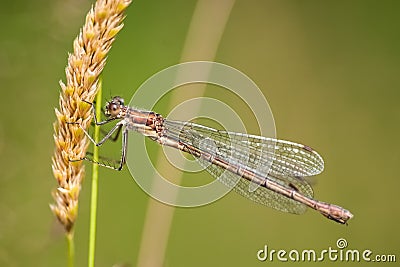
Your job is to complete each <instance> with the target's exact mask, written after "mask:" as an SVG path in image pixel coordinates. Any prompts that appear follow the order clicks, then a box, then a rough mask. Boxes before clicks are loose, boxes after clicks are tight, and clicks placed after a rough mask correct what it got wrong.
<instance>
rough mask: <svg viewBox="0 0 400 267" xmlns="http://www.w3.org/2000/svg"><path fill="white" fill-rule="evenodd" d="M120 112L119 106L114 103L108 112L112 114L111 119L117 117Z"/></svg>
mask: <svg viewBox="0 0 400 267" xmlns="http://www.w3.org/2000/svg"><path fill="white" fill-rule="evenodd" d="M119 111H120V107H119V105H117V104H115V103H112V104H110V106H109V107H108V112H109V113H110V115H111V117H117V116H118V114H119Z"/></svg>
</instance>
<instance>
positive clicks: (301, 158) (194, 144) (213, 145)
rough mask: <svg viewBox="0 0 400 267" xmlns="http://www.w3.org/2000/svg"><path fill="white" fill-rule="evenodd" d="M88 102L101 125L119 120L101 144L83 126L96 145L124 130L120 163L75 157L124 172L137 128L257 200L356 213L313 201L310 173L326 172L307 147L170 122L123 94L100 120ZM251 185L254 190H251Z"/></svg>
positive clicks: (338, 214)
mask: <svg viewBox="0 0 400 267" xmlns="http://www.w3.org/2000/svg"><path fill="white" fill-rule="evenodd" d="M89 104H91V105H92V109H93V114H94V121H95V124H96V125H104V124H107V123H109V122H112V121H118V122H117V123H116V124H115V126H114V127H113V128H112V129H111V130H110V131H109V132H108V133H107V134H106V135H105V136H104V138H103V139H102V140H101V141H100V142H98V143H96V142H95V141H94V140H93V138H92V137H91V136H90V135H89V133H88V132H87V131H85V130H84V129H83V128H82V129H83V130H84V132H85V134H86V135H87V136H88V138H89V139H90V140H91V142H93V143H94V144H95V145H96V146H101V145H102V144H103V143H104V142H105V141H107V140H108V139H110V138H111V136H112V135H113V133H115V132H116V135H117V136H118V134H119V133H120V132H121V131H122V154H121V159H120V161H119V162H118V163H119V164H118V165H117V166H113V165H110V164H107V162H106V161H95V160H94V159H93V158H92V157H90V156H89V155H90V154H87V155H86V156H85V157H84V158H81V159H73V160H71V161H78V160H89V161H92V162H95V163H97V164H99V165H101V166H104V167H108V168H112V169H115V170H121V169H122V168H123V166H124V164H125V162H126V154H127V142H128V131H129V130H133V131H136V132H139V133H141V134H143V135H144V136H147V137H149V138H151V139H152V140H154V141H156V142H158V143H159V144H161V145H165V146H170V147H173V148H176V149H179V150H181V151H183V152H187V153H189V154H191V155H193V156H194V157H195V158H196V159H197V160H198V162H199V163H200V164H201V165H202V166H204V168H205V169H206V170H207V171H208V172H209V173H210V174H211V175H212V176H214V177H215V178H216V179H218V180H219V181H220V182H222V183H223V184H225V185H227V186H229V187H232V188H233V190H234V191H236V192H237V193H239V194H241V195H243V196H245V197H246V198H249V199H251V200H253V201H255V202H257V203H260V204H263V205H266V206H268V207H272V208H274V209H277V210H280V211H284V212H290V213H295V214H301V213H304V212H305V210H306V207H310V208H312V209H314V210H317V211H319V212H320V213H321V214H322V215H324V216H325V217H327V218H329V219H331V220H334V221H336V222H338V223H342V224H345V223H346V222H347V221H348V220H349V219H351V218H352V217H353V215H352V214H351V213H350V212H349V211H348V210H346V209H344V208H342V207H339V206H336V205H333V204H329V203H325V202H322V201H318V200H315V199H313V190H312V188H311V185H310V184H309V183H308V182H307V181H306V180H305V177H307V176H313V175H317V174H319V173H320V172H322V170H323V168H324V161H323V159H322V157H321V156H320V155H319V154H318V153H317V152H316V151H314V150H312V149H311V148H310V147H308V146H305V145H301V144H297V143H293V142H289V141H284V140H277V139H274V138H266V137H261V136H255V135H249V134H241V133H233V132H227V131H220V130H216V129H213V128H209V127H206V126H202V125H199V124H195V123H191V122H183V121H173V120H168V119H165V118H163V117H162V116H161V115H160V114H157V113H155V112H153V111H143V110H138V109H135V108H131V107H128V106H125V105H124V100H123V99H122V98H121V97H118V96H116V97H114V98H113V99H112V100H111V101H109V102H108V103H107V104H106V106H105V111H104V114H105V116H106V117H107V119H106V120H104V121H97V118H96V114H95V112H94V105H93V104H92V103H89ZM117 136H116V137H117ZM252 185H253V190H250V188H251V187H252Z"/></svg>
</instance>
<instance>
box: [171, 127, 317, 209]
mask: <svg viewBox="0 0 400 267" xmlns="http://www.w3.org/2000/svg"><path fill="white" fill-rule="evenodd" d="M164 126H165V130H166V131H165V135H167V136H168V137H170V138H172V139H175V140H177V141H179V142H181V143H182V144H185V145H186V146H187V147H188V148H189V149H190V147H193V148H194V149H197V150H200V151H204V152H206V153H209V154H211V155H213V156H214V157H216V158H221V159H224V160H226V161H229V163H231V164H235V165H236V166H240V168H243V169H246V170H249V171H251V172H252V173H254V174H256V175H257V176H258V177H262V178H263V179H269V180H272V181H274V182H277V183H279V184H281V185H283V186H285V187H287V188H290V189H294V190H296V191H298V192H300V193H301V194H303V195H305V196H307V197H312V196H313V190H312V188H311V186H310V185H309V184H308V182H307V181H306V180H305V179H304V178H303V177H305V176H310V175H316V174H318V173H320V172H321V171H322V170H323V166H324V163H323V160H322V158H321V156H320V155H318V153H316V152H315V151H313V150H312V149H311V148H309V147H307V146H304V145H301V144H296V143H293V142H289V141H283V140H277V139H273V138H265V137H261V136H254V135H247V134H240V133H232V132H226V131H218V130H215V129H213V128H208V127H205V126H202V125H198V124H194V123H188V122H180V121H169V120H165V122H164ZM193 154H194V155H195V154H196V153H194V151H193ZM198 161H199V163H200V164H201V165H202V166H204V167H205V168H206V170H207V171H208V172H209V173H210V174H211V175H213V176H214V177H215V178H217V179H218V180H219V181H220V182H222V183H223V184H225V185H227V186H229V187H231V188H233V190H234V191H236V192H237V193H239V194H241V195H243V196H245V197H247V198H249V199H251V200H253V201H255V202H257V203H260V204H263V205H266V206H269V207H272V208H274V209H277V210H281V211H285V212H290V213H296V214H300V213H303V212H304V211H305V209H306V207H305V206H304V205H303V204H301V203H298V202H297V201H294V200H292V199H290V198H287V197H285V196H282V195H280V194H278V193H275V192H273V191H271V190H269V189H267V188H265V187H259V186H258V187H257V186H256V187H254V186H253V187H252V183H251V182H250V181H248V180H246V179H241V177H239V176H238V175H237V174H235V173H232V172H230V171H227V170H226V169H224V168H222V167H220V166H217V165H214V164H210V162H209V161H208V160H206V159H205V158H202V157H200V158H198Z"/></svg>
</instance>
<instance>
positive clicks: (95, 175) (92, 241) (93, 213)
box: [88, 80, 102, 267]
mask: <svg viewBox="0 0 400 267" xmlns="http://www.w3.org/2000/svg"><path fill="white" fill-rule="evenodd" d="M101 87H102V82H101V80H100V81H99V91H98V93H97V97H96V117H97V118H100V116H101ZM99 136H100V127H98V126H95V130H94V140H95V142H96V143H97V142H98V141H99ZM93 159H94V160H95V161H98V160H99V151H98V147H97V146H94V148H93ZM98 181H99V165H97V164H95V163H93V169H92V192H91V200H90V226H89V259H88V266H89V267H94V258H95V251H96V219H97V195H98Z"/></svg>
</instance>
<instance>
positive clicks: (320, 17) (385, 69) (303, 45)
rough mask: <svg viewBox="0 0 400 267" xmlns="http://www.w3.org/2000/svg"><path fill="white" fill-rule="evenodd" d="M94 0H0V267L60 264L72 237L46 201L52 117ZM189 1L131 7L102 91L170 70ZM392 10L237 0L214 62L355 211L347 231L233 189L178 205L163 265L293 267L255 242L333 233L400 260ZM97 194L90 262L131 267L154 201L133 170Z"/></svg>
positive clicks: (86, 189) (399, 21)
mask: <svg viewBox="0 0 400 267" xmlns="http://www.w3.org/2000/svg"><path fill="white" fill-rule="evenodd" d="M91 4H92V2H90V1H79V0H73V1H60V0H52V1H49V0H36V1H2V5H1V9H0V14H1V16H0V21H1V25H2V30H1V32H2V34H1V37H0V80H1V85H0V86H1V95H2V101H1V102H2V116H1V117H0V156H1V161H0V170H1V175H0V214H1V219H0V266H65V264H66V263H65V262H66V242H65V239H64V236H63V233H62V231H61V229H60V227H59V225H58V223H57V221H56V220H55V218H54V216H53V215H52V213H51V211H50V209H49V207H48V204H49V203H52V202H53V200H52V198H51V195H50V192H51V190H52V189H53V188H55V187H56V181H55V180H54V178H53V176H52V172H51V156H52V153H53V149H54V142H53V139H52V134H53V129H52V123H53V121H54V120H55V116H54V108H55V107H58V96H59V91H60V89H59V85H58V81H59V80H60V79H61V80H64V81H65V74H64V68H65V66H66V63H67V52H71V51H72V41H73V39H74V38H75V36H76V35H77V33H78V31H79V28H80V27H81V26H82V24H83V22H84V17H85V15H86V13H87V11H88V10H89V8H90V6H91ZM195 6H196V1H184V0H180V1H161V0H153V1H141V0H137V1H134V3H132V5H131V6H130V7H129V9H128V12H127V18H126V20H125V27H124V29H123V31H122V32H121V33H120V34H119V35H118V36H117V41H116V42H115V43H114V46H113V48H112V50H111V53H110V55H109V57H108V61H107V65H106V68H105V71H104V73H103V74H104V75H103V81H104V82H103V87H104V91H103V96H105V97H107V98H108V96H110V95H122V96H124V97H125V98H126V99H129V98H130V97H131V95H132V94H133V93H134V91H135V89H136V88H138V87H139V86H140V84H141V83H142V82H144V81H145V80H146V79H147V78H149V77H150V76H151V75H153V74H154V73H156V72H158V71H160V70H162V69H163V68H165V67H168V66H170V65H174V64H177V63H178V62H179V59H180V57H181V53H182V47H183V44H184V41H185V36H186V34H187V30H188V27H189V23H190V20H191V15H192V13H193V11H194V9H195ZM399 12H400V2H399V1H367V0H366V1H262V0H259V1H255V0H238V1H236V2H235V4H234V6H233V9H232V13H231V14H230V17H229V20H228V22H227V25H226V29H225V32H224V34H223V36H222V39H221V43H220V45H219V47H218V51H217V54H216V61H218V62H221V63H225V64H228V65H231V66H233V67H235V68H237V69H239V70H241V71H242V72H244V73H246V74H247V75H248V76H249V77H250V78H252V79H253V80H254V81H255V82H256V84H257V85H258V86H259V87H260V88H261V89H262V90H263V93H264V95H265V97H266V98H267V99H268V101H269V104H270V106H271V108H272V111H273V114H274V117H275V121H276V128H277V136H278V137H279V138H280V139H288V140H293V141H298V142H301V143H304V144H308V145H310V146H312V147H313V148H315V149H316V150H317V151H318V152H320V153H321V154H322V156H323V157H324V159H325V162H326V168H325V171H324V172H323V173H322V174H321V175H319V176H318V177H317V182H316V184H315V185H314V189H315V197H316V198H317V199H320V200H323V201H327V202H331V203H335V204H339V205H342V206H343V207H346V208H347V209H349V210H351V211H352V212H353V213H354V215H355V217H354V219H352V220H351V221H350V222H349V225H348V226H342V225H339V224H336V223H334V222H331V221H329V220H327V219H325V218H323V217H322V216H321V215H319V214H318V213H317V212H314V211H311V210H309V211H308V212H307V213H306V214H304V215H301V216H295V215H290V214H284V213H281V212H277V211H275V210H272V209H268V208H265V207H262V206H259V205H256V204H254V203H252V202H250V201H247V200H245V199H243V198H242V197H240V196H237V195H236V194H234V193H231V194H229V195H228V196H226V197H224V198H223V199H221V200H219V201H217V202H216V203H213V204H211V205H207V206H205V207H200V208H177V209H176V210H175V213H174V218H173V221H172V227H171V229H170V232H169V239H168V242H167V247H166V251H165V257H164V260H163V261H164V266H266V265H272V264H273V265H274V266H279V265H280V264H282V265H283V264H287V263H282V262H279V261H276V260H274V262H272V263H271V262H269V261H266V262H260V261H258V260H257V257H256V253H257V251H258V250H260V249H262V248H264V245H268V247H269V248H270V249H275V250H279V249H284V250H286V251H290V250H292V249H298V250H300V251H301V250H304V249H315V250H317V251H321V250H323V249H328V248H329V247H332V248H334V249H335V248H337V247H336V241H337V239H339V238H345V239H346V240H347V242H348V248H349V249H358V250H360V251H363V250H365V249H369V250H372V251H373V253H374V255H375V254H395V255H396V257H397V261H399V260H400V258H399V257H400V254H399V249H400V233H399V230H398V225H399V223H398V221H399V219H400V208H399V193H398V188H399V187H400V179H399V171H398V168H397V167H398V164H399V162H400V152H399V151H400V145H399V144H400V142H399V139H398V137H399V135H400V105H399V103H398V102H399V99H400V75H399V74H400V63H399V62H400V49H399V47H400V30H399V25H400V17H399ZM204 19H205V20H206V19H207V18H204ZM205 34H207V33H205ZM198 59H199V60H201V59H202V58H198ZM211 94H212V93H211ZM220 98H221V97H220ZM117 147H118V145H117ZM115 151H119V147H118V148H116V149H115ZM89 167H90V165H88V166H87V168H86V169H87V173H88V175H87V179H86V180H85V183H84V185H83V189H82V192H81V197H80V209H79V217H78V221H77V224H76V231H75V240H76V266H85V265H86V262H87V253H88V221H89V216H88V215H89V198H90V179H89V178H88V177H90V176H89V174H90V168H89ZM185 177H186V178H187V177H190V176H189V175H185V176H184V178H185ZM99 197H100V199H99V207H98V225H97V233H98V235H97V254H96V266H112V265H113V264H116V263H129V264H130V265H131V266H136V264H137V262H138V255H139V249H140V244H141V239H142V231H143V227H144V218H145V216H146V209H147V207H148V202H149V197H148V196H147V195H146V194H145V193H144V192H143V191H141V190H140V188H139V187H138V186H137V184H136V183H135V182H134V180H133V179H132V178H131V175H130V174H129V172H128V171H127V170H124V171H122V172H120V173H118V172H113V171H110V170H106V169H103V168H102V169H101V170H100V192H99ZM157 224H160V225H161V224H163V221H162V220H160V221H158V222H156V225H157ZM154 231H157V226H156V227H155V229H154ZM153 253H154V255H157V254H159V253H163V252H160V251H153ZM295 264H296V265H297V266H309V264H310V263H304V262H297V263H295ZM317 264H318V266H331V264H332V262H329V261H327V260H326V261H325V262H319V263H316V264H314V265H316V266H317ZM336 264H340V265H342V264H343V263H336ZM346 264H348V265H349V266H357V265H360V263H356V262H354V263H346ZM375 265H385V264H384V263H370V266H375ZM388 265H391V266H394V264H393V263H391V264H389V263H388Z"/></svg>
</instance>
